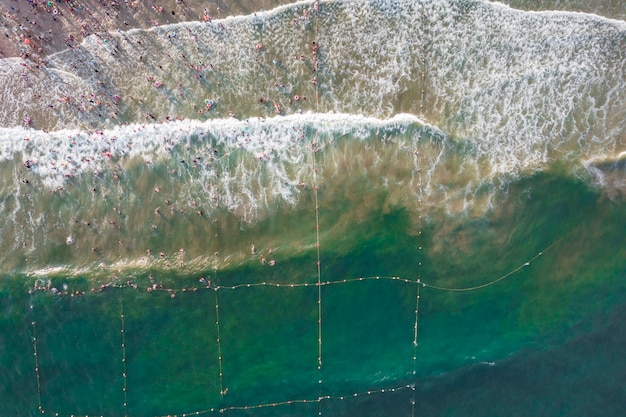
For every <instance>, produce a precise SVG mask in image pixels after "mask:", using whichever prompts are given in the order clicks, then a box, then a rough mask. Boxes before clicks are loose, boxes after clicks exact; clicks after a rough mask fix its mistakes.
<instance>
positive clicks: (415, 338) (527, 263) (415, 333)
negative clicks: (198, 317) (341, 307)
mask: <svg viewBox="0 0 626 417" xmlns="http://www.w3.org/2000/svg"><path fill="white" fill-rule="evenodd" d="M560 241H561V240H557V241H555V242H553V243H551V244H550V245H549V246H547V247H546V248H545V249H543V250H542V251H540V252H538V253H537V254H535V255H534V256H533V257H531V258H529V259H528V260H526V261H525V262H523V263H522V264H520V265H519V266H517V267H516V268H514V269H513V270H511V271H510V272H507V273H506V274H503V275H501V276H498V277H497V278H494V279H491V280H489V281H487V282H485V283H483V284H480V285H476V286H472V287H443V286H438V285H434V284H430V283H428V282H424V281H423V280H422V279H421V266H422V262H421V258H420V259H419V261H418V268H417V271H418V278H417V279H410V278H403V277H400V276H367V277H357V278H350V279H342V280H337V281H321V271H320V275H319V277H320V281H319V282H317V283H288V284H284V283H283V284H281V283H272V282H261V283H248V284H239V285H233V286H225V285H215V286H213V285H212V284H211V283H210V282H209V285H207V286H204V287H194V288H181V289H156V290H152V291H155V292H159V291H160V292H170V293H172V294H174V293H176V292H195V291H199V290H213V291H215V300H216V328H217V332H218V335H217V340H216V342H217V346H218V368H219V375H218V376H219V384H220V395H221V396H222V397H223V396H224V395H225V394H226V392H227V388H224V384H223V363H222V351H221V338H220V335H219V326H220V322H219V303H218V292H219V291H220V290H227V291H232V290H239V289H243V288H255V287H273V288H298V287H313V286H316V287H317V288H318V305H320V306H321V292H320V291H321V288H322V287H324V286H334V285H341V284H350V283H358V282H364V281H392V282H397V283H402V284H409V285H417V288H416V302H415V322H414V327H413V349H414V350H413V371H412V373H413V376H415V375H416V372H417V368H416V367H417V354H416V352H417V351H416V349H417V346H418V336H419V332H418V330H419V321H418V318H419V302H420V299H421V289H422V288H431V289H433V290H437V291H448V292H467V291H476V290H480V289H484V288H486V287H489V286H491V285H494V284H497V283H500V282H502V281H503V280H504V279H506V278H508V277H511V276H512V275H514V274H516V273H518V272H519V271H521V270H522V269H524V268H526V267H528V266H530V265H531V264H532V263H533V262H534V261H536V260H537V259H538V258H540V257H541V256H542V255H543V254H544V253H545V252H546V251H548V250H550V249H551V248H553V247H554V246H555V245H557V244H558V243H559V242H560ZM419 249H420V251H421V250H422V248H421V246H420V247H419ZM112 288H114V289H118V290H126V289H131V288H132V289H136V288H137V287H136V285H116V286H113V287H112ZM318 311H319V313H318V314H319V316H318V320H319V321H318V330H319V333H318V337H319V339H318V349H319V350H318V353H319V354H320V357H319V358H318V359H319V361H318V366H319V367H320V369H321V329H322V327H321V308H320V309H319V310H318ZM120 326H121V348H120V349H121V362H122V376H123V386H122V393H123V401H124V402H123V404H122V406H123V413H124V414H123V415H124V417H127V416H128V412H127V405H128V403H127V373H126V343H125V316H124V304H123V301H122V299H121V298H120ZM31 327H32V342H33V352H34V358H35V378H36V385H37V402H38V410H39V412H40V413H41V414H42V415H44V414H49V415H54V416H59V417H88V416H89V415H85V416H81V415H79V414H72V413H67V414H61V413H54V412H52V413H50V412H48V411H46V410H45V408H44V407H43V403H42V395H41V385H42V382H41V374H40V368H39V360H38V339H37V335H36V321H32V322H31ZM321 381H322V379H321V372H320V379H319V384H320V394H319V395H318V397H317V398H311V399H291V400H284V401H278V402H268V403H260V404H253V405H242V406H237V405H233V406H226V407H214V408H210V409H205V410H198V411H193V412H186V413H182V414H167V416H178V417H182V416H185V417H187V416H193V415H203V414H210V413H224V412H227V411H238V410H239V411H241V410H255V409H262V408H270V407H279V406H287V405H293V404H307V403H313V404H318V405H319V406H320V408H319V409H318V414H320V413H321V404H322V403H323V402H324V401H326V400H346V399H349V398H356V397H361V396H364V395H371V394H377V393H386V392H395V391H398V390H404V389H411V390H412V400H411V409H412V415H415V385H414V384H407V385H401V386H398V387H395V388H381V389H369V390H365V391H360V392H354V393H348V394H345V395H324V394H323V393H321ZM90 415H91V416H92V417H93V416H94V415H93V414H90Z"/></svg>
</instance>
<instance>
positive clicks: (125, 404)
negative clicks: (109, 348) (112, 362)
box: [120, 297, 128, 417]
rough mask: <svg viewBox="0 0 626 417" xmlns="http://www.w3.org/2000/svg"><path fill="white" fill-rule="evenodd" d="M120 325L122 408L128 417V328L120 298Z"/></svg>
mask: <svg viewBox="0 0 626 417" xmlns="http://www.w3.org/2000/svg"><path fill="white" fill-rule="evenodd" d="M120 323H121V327H122V328H121V330H120V333H121V337H122V349H121V350H122V381H123V386H122V392H123V395H124V403H123V404H122V406H123V407H124V417H128V394H127V392H126V390H127V386H128V381H127V379H126V335H125V333H126V326H125V322H124V299H123V298H122V297H120Z"/></svg>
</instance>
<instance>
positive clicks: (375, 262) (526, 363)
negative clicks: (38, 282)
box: [2, 174, 626, 415]
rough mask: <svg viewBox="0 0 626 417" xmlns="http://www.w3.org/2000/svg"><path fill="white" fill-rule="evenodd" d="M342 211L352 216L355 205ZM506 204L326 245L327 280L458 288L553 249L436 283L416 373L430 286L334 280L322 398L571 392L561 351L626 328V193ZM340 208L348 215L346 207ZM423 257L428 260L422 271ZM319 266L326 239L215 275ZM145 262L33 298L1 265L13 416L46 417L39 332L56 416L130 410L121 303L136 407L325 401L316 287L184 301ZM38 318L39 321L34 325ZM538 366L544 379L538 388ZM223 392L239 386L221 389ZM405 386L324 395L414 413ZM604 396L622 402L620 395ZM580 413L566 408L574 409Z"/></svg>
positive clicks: (326, 305)
mask: <svg viewBox="0 0 626 417" xmlns="http://www.w3.org/2000/svg"><path fill="white" fill-rule="evenodd" d="M529 190H530V191H529ZM321 191H322V192H321V193H320V194H321V196H324V192H323V190H321ZM359 203H360V202H359ZM335 207H341V208H342V210H346V211H351V210H353V208H352V206H351V205H350V204H349V203H347V202H346V201H345V200H344V201H342V202H341V203H338V204H336V205H335ZM502 207H503V208H502V210H499V211H500V212H498V213H495V212H494V213H489V214H487V215H486V216H484V217H482V218H480V219H475V220H469V219H459V218H443V219H441V220H438V221H433V222H430V223H427V224H424V227H423V230H422V234H421V235H420V234H416V233H413V232H411V231H412V230H414V227H415V225H414V224H412V222H411V220H410V218H409V217H408V216H407V214H406V209H404V208H402V207H396V208H394V209H392V210H391V211H389V212H387V213H384V212H383V210H382V208H381V207H372V209H371V210H370V212H369V213H367V215H366V216H365V217H364V218H363V219H362V220H361V221H354V222H353V223H352V224H351V225H350V231H349V233H346V235H344V239H345V240H346V242H343V245H334V241H338V240H340V239H338V238H333V239H323V240H322V241H321V247H322V248H323V250H322V251H321V259H322V269H321V271H322V276H323V277H324V279H326V280H333V281H335V280H342V279H345V278H350V277H360V276H371V275H381V276H385V275H394V276H395V275H397V276H403V277H408V278H411V279H416V276H417V275H416V274H417V272H418V271H420V272H419V273H420V275H421V279H422V280H423V281H424V282H436V283H439V284H442V285H445V286H451V287H467V286H472V285H475V284H481V283H484V282H486V281H488V280H489V279H491V278H493V277H497V276H500V275H503V274H506V273H507V272H509V271H511V270H513V269H514V268H516V267H517V266H519V265H522V264H524V262H525V261H526V260H528V259H531V258H532V257H533V256H534V255H536V254H537V253H539V252H541V251H544V250H545V249H546V247H548V246H549V245H551V244H553V243H554V242H557V243H556V244H555V245H554V246H552V247H550V249H549V250H546V251H545V253H544V254H543V255H541V257H540V258H537V259H536V260H535V261H533V262H532V263H531V265H529V266H527V267H524V268H523V269H521V270H520V271H519V272H517V273H515V274H513V275H511V276H510V277H508V278H506V279H505V280H503V281H501V282H499V283H497V284H495V285H493V286H491V287H488V288H484V289H481V290H476V291H470V292H463V293H454V292H446V291H438V290H435V289H433V288H428V287H425V288H423V289H422V290H421V297H420V304H419V336H418V347H417V349H416V350H415V352H416V354H417V361H416V367H415V370H416V376H415V377H414V376H412V372H413V361H412V356H413V352H414V349H413V343H412V342H413V325H414V317H415V316H414V309H415V301H416V300H415V297H416V284H411V283H405V282H398V281H381V280H374V281H365V282H362V281H361V282H360V281H357V282H351V283H345V284H336V285H329V286H324V287H323V288H322V300H323V304H322V318H323V322H322V332H323V366H322V370H321V379H322V381H323V382H322V384H321V389H322V393H323V394H324V395H333V396H334V395H337V396H341V395H346V394H350V393H352V392H361V391H362V390H363V389H365V390H367V389H376V388H388V387H395V386H397V385H402V384H403V383H411V384H416V391H417V402H416V410H418V411H419V410H420V402H421V401H423V402H424V403H425V405H424V407H425V409H427V410H430V411H429V413H431V414H430V415H441V413H443V412H444V411H445V412H448V413H450V414H448V415H462V414H465V413H466V410H467V408H466V406H467V404H466V403H469V406H471V407H476V406H475V404H476V401H478V400H477V398H474V395H471V394H470V392H474V391H476V390H481V389H482V388H480V387H481V386H483V385H486V386H487V387H489V389H490V390H492V391H494V393H491V394H488V393H484V394H482V395H496V394H495V393H498V392H504V393H507V392H508V391H507V389H509V390H510V389H512V388H511V385H513V386H515V385H522V386H523V389H525V390H534V389H536V388H533V386H535V385H537V386H542V385H546V384H549V381H550V379H552V383H553V384H554V385H555V386H556V387H561V386H562V384H561V382H560V381H561V379H562V378H565V377H566V376H567V377H569V375H570V374H569V373H567V371H568V368H567V367H564V368H563V372H565V373H564V374H561V373H559V371H558V370H557V371H555V372H547V371H546V370H543V369H542V366H557V367H558V363H557V365H554V364H552V362H554V361H564V362H565V364H568V363H569V361H571V360H572V359H570V357H569V356H565V357H564V358H561V357H560V356H559V355H560V354H559V353H558V352H559V351H560V350H564V349H567V347H568V346H570V347H571V346H575V347H576V348H574V349H572V350H573V351H574V352H573V353H569V354H571V355H576V354H577V353H576V349H580V348H579V345H580V343H584V344H586V345H588V349H592V346H595V345H593V339H592V338H593V337H600V338H607V337H611V336H609V335H608V334H606V335H605V332H607V333H608V332H611V334H613V333H614V332H617V333H615V334H614V337H619V335H618V334H619V326H620V324H619V321H617V320H616V319H615V318H613V317H614V316H616V315H617V316H618V317H619V314H622V313H620V311H623V308H621V307H620V306H621V305H623V304H624V301H625V300H626V298H625V297H626V292H625V290H626V287H625V285H624V275H625V271H624V264H623V257H624V252H625V248H624V243H623V239H622V232H623V229H621V228H620V227H619V225H623V224H624V221H625V219H624V213H625V211H624V206H623V203H620V202H617V201H611V200H609V199H606V198H604V197H602V196H601V195H599V194H598V193H597V192H595V191H594V190H592V189H589V187H588V186H586V185H584V184H581V183H580V182H578V181H574V180H571V179H568V178H563V177H560V176H558V175H557V174H542V175H536V176H533V177H530V178H527V179H524V180H521V181H519V183H517V184H515V185H514V186H513V187H512V189H511V190H510V191H509V193H508V195H507V197H506V199H505V200H504V201H503V203H502ZM336 210H337V212H335V213H333V214H334V215H335V216H336V215H339V214H340V213H341V211H342V210H339V209H336ZM326 213H327V212H325V211H324V210H321V214H320V220H321V221H320V223H321V226H322V227H323V225H324V222H323V221H322V220H323V219H329V218H330V213H328V214H326ZM267 221H268V222H269V221H270V220H269V219H268V220H267ZM327 221H328V220H327ZM365 225H367V227H365ZM307 226H311V224H309V225H307ZM258 227H263V226H262V225H260V226H258ZM313 232H314V227H309V233H308V235H309V236H311V235H313ZM454 242H461V243H462V244H455V243H454ZM335 246H338V247H341V246H343V247H347V248H349V250H348V251H347V252H344V251H342V250H340V249H334V247H335ZM420 246H421V247H423V248H424V249H422V250H420V249H419V248H420ZM418 262H422V266H421V268H420V267H418ZM315 264H316V256H315V253H314V250H313V249H309V250H302V252H301V253H299V254H294V255H292V256H290V257H289V258H287V259H280V261H279V262H278V263H277V265H276V266H275V267H273V268H271V267H269V266H267V265H261V264H260V263H259V262H258V261H257V260H254V261H249V262H244V263H243V264H242V265H241V266H239V267H236V268H226V269H225V270H219V271H216V270H207V271H205V273H204V274H203V275H204V276H206V277H207V278H210V279H211V281H212V282H213V283H215V284H217V285H219V284H222V283H224V284H225V283H229V284H231V283H232V284H235V283H238V282H245V283H255V282H256V283H258V282H264V281H265V282H270V281H273V282H293V283H298V282H303V283H313V284H314V283H315V281H316V276H315V275H316V266H315ZM146 273H147V272H143V275H141V272H138V273H137V275H136V277H135V278H133V281H134V282H136V283H137V284H138V285H139V288H137V289H133V288H132V287H131V288H124V289H118V288H109V289H107V290H105V291H104V292H102V293H87V294H86V295H84V296H75V297H71V296H69V295H62V296H52V295H51V294H49V293H44V292H37V293H34V294H28V292H27V289H28V283H29V280H28V279H24V277H21V276H5V277H4V278H3V285H2V288H3V290H2V306H3V314H2V336H3V341H2V342H3V346H4V349H3V353H2V366H3V375H8V376H9V378H10V380H9V381H8V382H6V383H5V384H6V385H5V386H6V387H11V389H9V390H6V391H5V393H4V394H3V395H4V398H2V407H3V414H16V415H19V414H23V413H24V410H30V411H27V413H29V415H30V414H32V415H35V414H37V406H38V404H37V400H38V395H37V386H36V379H35V361H34V357H33V354H32V353H33V343H32V340H31V339H32V337H33V330H34V331H35V332H36V338H37V353H38V366H39V370H40V372H39V373H40V384H41V385H40V390H41V401H42V407H43V409H44V410H46V411H47V410H54V411H55V412H58V413H59V414H60V415H70V414H75V415H124V413H125V410H124V408H123V406H122V404H123V402H124V398H123V395H122V394H123V391H122V386H123V378H122V373H123V368H122V367H123V363H122V350H121V334H120V329H121V319H120V316H121V313H122V311H123V314H124V329H125V332H124V335H125V348H126V349H125V355H126V374H127V376H128V380H127V384H128V385H127V387H128V390H127V391H126V394H127V400H126V401H127V404H128V408H127V412H128V414H129V415H166V414H168V413H170V414H171V413H184V412H191V411H197V410H209V409H211V408H222V407H229V406H232V405H235V406H238V405H242V404H250V405H252V404H256V403H272V402H281V401H284V400H289V399H300V398H310V399H314V398H316V397H317V390H318V383H317V380H318V370H317V353H318V344H317V330H318V326H317V317H318V316H317V287H316V286H315V285H312V286H310V287H308V286H307V287H295V288H288V287H284V288H275V287H250V288H247V287H244V288H239V289H235V290H229V289H220V290H218V291H215V290H214V289H200V290H198V291H189V292H178V293H176V296H175V297H174V298H172V296H171V294H170V293H168V292H159V293H154V292H153V293H150V292H147V291H145V289H144V287H146V286H148V285H149V278H148V277H147V276H145V274H146ZM168 279H171V280H172V282H177V283H179V285H180V286H185V285H186V286H188V287H192V286H194V285H195V286H198V285H197V284H198V283H197V282H195V281H197V275H196V274H194V275H193V276H184V275H183V276H176V277H168ZM61 282H67V283H68V285H69V286H70V290H76V289H81V288H82V289H87V290H88V287H89V285H88V282H89V279H88V277H86V276H85V277H74V278H71V279H64V278H63V276H62V275H61V276H58V277H56V278H54V279H53V281H52V283H53V285H55V284H56V285H59V284H60V283H61ZM216 300H217V302H218V303H219V315H220V317H219V328H220V340H221V347H220V348H221V356H222V371H223V387H220V381H219V372H220V371H219V361H218V352H217V343H216V340H217V326H216ZM122 309H123V310H122ZM31 322H35V324H34V325H32V326H31ZM615 327H617V329H616V328H615ZM596 334H599V336H596ZM589 339H591V341H590V340H589ZM580 340H582V342H580ZM621 346H622V345H621V344H619V343H614V345H611V344H609V345H606V346H605V345H602V346H597V347H598V349H599V352H595V351H593V349H592V351H587V352H586V353H585V358H584V362H585V363H587V364H588V365H587V366H585V367H582V368H580V370H579V373H580V374H578V373H577V375H576V377H577V378H581V383H582V381H583V380H585V379H586V378H591V377H593V378H597V379H600V380H605V378H610V377H611V375H612V374H613V373H615V372H617V371H616V369H614V366H617V367H618V369H621V368H620V366H621V365H620V363H621V362H620V361H619V359H618V358H619V351H620V349H621ZM612 349H615V350H612ZM529 357H530V359H529ZM557 358H558V359H557ZM611 358H613V360H611ZM580 359H581V360H582V359H583V358H582V357H581V358H580ZM596 362H597V363H598V365H597V366H596V365H594V363H596ZM492 363H493V364H492ZM571 366H572V365H571V364H570V367H571ZM501 368H502V369H501ZM537 368H539V369H537ZM577 369H578V368H577ZM508 372H511V373H514V375H515V377H516V378H514V380H513V381H512V382H511V381H509V382H507V384H505V385H504V386H498V385H497V384H496V382H492V379H493V381H495V380H497V379H498V378H503V377H502V375H501V374H502V373H504V374H507V373H508ZM536 373H537V374H539V375H541V378H542V379H545V378H547V379H548V381H545V380H542V381H537V380H536V377H535V374H536ZM459 374H460V376H459ZM507 375H508V374H507ZM472 378H474V379H475V382H476V383H477V385H474V386H472V387H468V388H467V389H468V390H470V391H467V390H462V389H461V388H459V384H468V382H467V381H465V380H466V379H470V380H471V379H472ZM507 378H509V376H507ZM519 379H523V381H520V380H519ZM5 381H7V380H5ZM507 381H508V379H507ZM525 384H527V385H528V386H526V385H525ZM568 384H569V385H572V384H573V382H569V383H568ZM605 384H606V382H605ZM507 385H508V386H507ZM569 385H568V386H569ZM446 387H447V388H446ZM224 388H228V393H227V394H226V395H225V396H223V397H222V396H221V395H220V390H223V389H224ZM565 388H567V386H566V387H565ZM565 388H563V389H564V390H565V391H567V390H566V389H565ZM445 389H449V390H450V393H454V395H455V397H454V398H453V399H452V400H451V401H448V400H446V401H443V400H441V399H439V400H435V399H434V398H433V396H436V397H437V398H439V396H441V395H444V396H445V395H446V394H445V393H441V392H439V391H441V390H445ZM392 395H393V396H394V398H395V399H394V400H393V401H391V400H388V399H387V400H386V399H385V397H384V395H382V394H378V396H379V397H380V399H372V398H367V399H363V400H362V399H358V398H357V399H353V400H350V401H348V403H349V404H350V405H346V404H345V403H343V402H341V401H338V400H327V401H323V402H322V403H321V404H320V406H321V408H322V409H323V410H324V411H326V412H328V413H329V414H331V415H342V413H347V414H351V413H354V412H355V411H354V410H359V413H365V414H366V415H375V414H376V413H377V412H376V411H374V410H375V409H376V408H374V409H370V406H369V405H368V404H370V403H372V402H373V403H375V404H378V405H377V407H383V408H384V407H386V406H385V405H384V404H386V401H391V402H392V403H394V406H392V407H391V408H390V409H389V410H387V411H386V413H388V414H387V415H396V413H398V415H402V414H403V413H405V412H406V410H409V409H410V404H409V403H410V400H411V398H412V395H413V392H412V390H410V389H406V390H405V392H398V393H394V394H392ZM477 395H478V394H477ZM508 395H509V396H510V395H511V394H508ZM496 396H497V397H499V395H496ZM374 398H375V397H374ZM542 398H543V400H542ZM550 398H552V395H548V394H547V393H544V394H543V396H542V394H540V393H537V396H533V397H532V398H530V397H529V398H528V399H523V398H521V399H520V398H516V399H515V401H514V400H513V399H512V398H509V397H506V395H505V396H504V397H503V398H501V399H500V402H501V405H500V406H502V407H504V409H508V406H510V405H511V402H512V401H514V402H515V404H516V407H520V408H523V407H533V406H536V404H535V403H536V402H537V401H539V402H542V403H543V406H544V407H546V409H547V410H551V409H552V410H554V409H553V408H551V407H552V405H551V403H550V401H548V400H549V399H550ZM420 399H421V401H420ZM585 401H587V400H585ZM617 401H619V400H617ZM534 404H535V405H534ZM584 405H585V403H584V402H581V403H577V402H576V401H574V402H573V403H572V404H571V407H573V410H576V409H579V408H580V407H583V406H584ZM607 406H608V407H609V409H613V408H614V407H615V404H614V403H609V404H607ZM311 407H312V406H311V405H286V406H282V407H281V408H279V409H278V410H279V411H272V413H276V414H279V415H293V414H294V413H296V414H299V413H308V412H309V411H310V408H311ZM313 408H314V409H315V408H316V407H313ZM307 410H309V411H307ZM348 410H349V411H348ZM365 410H368V411H365ZM403 410H404V411H403ZM446 410H447V411H446ZM454 410H456V411H454ZM368 412H371V413H372V414H368ZM378 412H380V410H379V411H378ZM476 412H478V411H476ZM572 412H573V411H566V410H564V411H563V414H562V415H572V414H571V413H572ZM230 413H236V411H230ZM455 413H459V414H455ZM497 414H498V412H497V411H493V412H491V413H486V414H476V415H497ZM272 415H274V414H272ZM427 415H428V414H427ZM513 415H529V414H527V413H526V412H519V414H515V413H514V414H513ZM609 415H610V414H609Z"/></svg>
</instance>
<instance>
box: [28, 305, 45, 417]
mask: <svg viewBox="0 0 626 417" xmlns="http://www.w3.org/2000/svg"><path fill="white" fill-rule="evenodd" d="M31 308H32V307H31ZM36 324H37V322H35V321H32V322H31V326H32V329H33V353H34V356H35V377H36V380H37V409H38V410H39V412H40V413H42V414H43V413H44V409H43V407H42V406H41V376H40V375H39V355H38V354H37V334H36V333H35V325H36Z"/></svg>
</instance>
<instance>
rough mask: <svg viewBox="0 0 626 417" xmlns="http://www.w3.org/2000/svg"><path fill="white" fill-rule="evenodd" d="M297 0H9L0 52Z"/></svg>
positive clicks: (32, 50) (2, 12) (39, 53)
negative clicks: (148, 0) (149, 0)
mask: <svg viewBox="0 0 626 417" xmlns="http://www.w3.org/2000/svg"><path fill="white" fill-rule="evenodd" d="M295 2H296V0H160V1H151V2H147V1H138V0H134V1H131V0H7V1H5V2H3V3H4V4H2V5H1V6H0V25H2V32H3V34H2V36H1V37H0V58H8V57H19V56H21V57H23V58H28V59H30V60H32V61H35V62H37V61H40V60H42V59H43V58H45V57H46V56H47V55H50V54H53V53H55V52H59V51H62V50H64V49H66V48H68V47H72V46H75V45H78V44H80V42H81V41H82V40H83V39H84V38H85V37H86V36H88V35H90V34H93V33H98V32H106V31H115V30H129V29H133V28H149V27H153V26H159V25H164V24H170V23H179V22H184V21H204V20H209V19H216V18H224V17H226V16H230V15H241V14H250V13H254V12H256V11H259V10H262V9H263V10H269V9H272V8H275V7H277V6H280V5H282V4H290V3H295Z"/></svg>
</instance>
